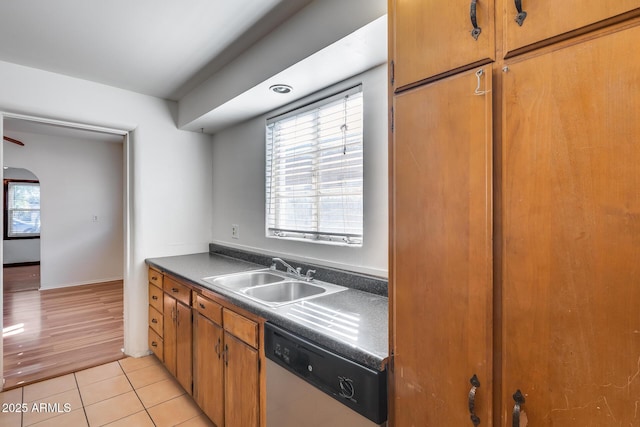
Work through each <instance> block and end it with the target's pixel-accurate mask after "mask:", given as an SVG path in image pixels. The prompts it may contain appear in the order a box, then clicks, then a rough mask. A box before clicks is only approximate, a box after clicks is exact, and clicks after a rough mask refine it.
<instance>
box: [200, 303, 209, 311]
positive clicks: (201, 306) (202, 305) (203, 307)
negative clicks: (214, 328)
mask: <svg viewBox="0 0 640 427" xmlns="http://www.w3.org/2000/svg"><path fill="white" fill-rule="evenodd" d="M198 305H199V306H200V308H201V309H203V310H204V309H205V308H207V307H205V306H204V304H203V303H198Z"/></svg>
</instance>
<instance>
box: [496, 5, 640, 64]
mask: <svg viewBox="0 0 640 427" xmlns="http://www.w3.org/2000/svg"><path fill="white" fill-rule="evenodd" d="M503 1H504V2H505V5H504V6H505V7H504V10H505V15H504V16H503V19H504V23H505V32H506V34H505V42H506V49H505V51H506V52H507V53H510V52H512V51H514V50H516V49H518V48H521V47H523V46H527V45H530V44H532V43H536V42H539V41H542V40H546V39H549V38H551V37H555V36H558V35H561V34H564V33H568V32H570V31H573V30H577V29H580V28H583V27H585V26H588V25H591V24H595V23H597V22H600V21H603V20H605V19H607V18H612V17H616V16H619V15H622V14H624V13H626V12H629V11H633V10H634V9H638V8H640V0H615V1H599V0H596V1H584V0H563V1H558V0H521V1H520V3H521V6H522V7H521V9H522V10H523V11H524V12H526V18H525V19H524V21H523V23H522V26H520V25H519V24H518V23H517V22H516V16H517V15H518V10H517V8H516V0H503Z"/></svg>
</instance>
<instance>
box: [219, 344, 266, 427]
mask: <svg viewBox="0 0 640 427" xmlns="http://www.w3.org/2000/svg"><path fill="white" fill-rule="evenodd" d="M224 347H225V350H224V351H225V365H226V366H225V371H226V381H225V401H224V414H225V426H226V427H258V425H259V409H260V394H259V393H260V392H259V390H260V388H259V373H258V361H259V359H258V357H259V356H258V351H257V350H255V349H253V348H252V347H250V346H248V345H246V344H245V343H243V342H242V341H240V340H239V339H237V338H236V337H234V336H233V335H231V334H229V333H227V332H225V333H224Z"/></svg>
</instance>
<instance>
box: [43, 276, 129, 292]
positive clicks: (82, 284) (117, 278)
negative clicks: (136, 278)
mask: <svg viewBox="0 0 640 427" xmlns="http://www.w3.org/2000/svg"><path fill="white" fill-rule="evenodd" d="M120 280H123V278H122V276H119V277H108V278H105V279H98V280H90V281H87V282H75V283H61V284H57V285H55V286H45V285H43V284H41V285H40V290H41V291H47V290H50V289H60V288H70V287H73V286H84V285H95V284H98V283H107V282H116V281H120Z"/></svg>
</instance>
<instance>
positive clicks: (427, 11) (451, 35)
mask: <svg viewBox="0 0 640 427" xmlns="http://www.w3.org/2000/svg"><path fill="white" fill-rule="evenodd" d="M470 4H473V5H474V7H475V14H474V16H475V21H476V27H478V28H479V29H480V32H479V34H478V36H477V38H476V37H474V36H473V35H472V30H473V29H474V27H473V25H472V21H471V16H472V8H471V6H470ZM389 8H390V10H393V15H392V16H395V22H396V23H397V25H394V26H392V27H391V28H393V30H392V31H395V34H392V35H391V42H392V43H394V41H395V43H394V47H393V49H392V52H394V55H393V57H392V58H391V59H392V60H393V63H394V70H393V73H394V79H395V87H403V86H406V85H408V84H412V83H415V82H418V81H421V80H424V79H428V78H431V77H434V76H437V75H439V74H442V73H450V72H451V70H455V69H458V68H461V67H465V66H469V65H470V64H482V63H488V62H490V61H491V60H492V59H493V58H494V55H495V47H494V43H495V42H494V33H495V29H494V24H493V22H494V18H493V16H494V15H493V0H480V1H478V2H470V0H448V1H434V0H420V1H416V0H397V1H391V2H390V3H389Z"/></svg>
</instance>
